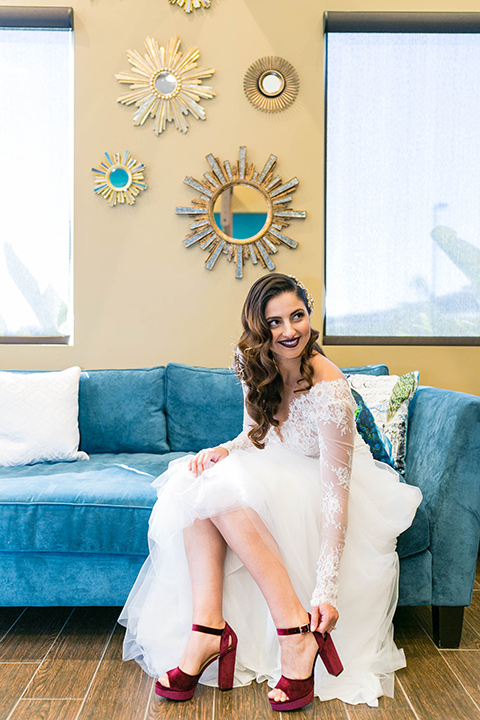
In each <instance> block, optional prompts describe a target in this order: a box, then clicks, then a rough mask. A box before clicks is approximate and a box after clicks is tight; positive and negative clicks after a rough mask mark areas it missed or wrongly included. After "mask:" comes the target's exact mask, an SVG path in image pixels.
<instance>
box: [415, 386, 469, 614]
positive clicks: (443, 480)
mask: <svg viewBox="0 0 480 720" xmlns="http://www.w3.org/2000/svg"><path fill="white" fill-rule="evenodd" d="M405 479H406V480H407V481H408V482H409V483H411V484H412V485H417V486H418V487H419V488H420V489H421V491H422V493H423V497H424V503H425V509H426V511H427V515H428V518H429V523H430V534H431V545H430V550H431V553H432V558H433V559H432V564H433V588H432V598H433V599H432V604H433V605H439V606H443V605H469V604H470V602H471V599H472V589H473V583H474V577H475V567H476V562H477V554H478V543H479V537H480V398H478V397H476V396H475V395H467V394H465V393H459V392H454V391H451V390H441V389H438V388H432V387H421V388H420V389H419V390H418V391H417V393H416V394H415V397H414V399H413V401H412V403H411V405H410V412H409V424H408V438H407V457H406V471H405Z"/></svg>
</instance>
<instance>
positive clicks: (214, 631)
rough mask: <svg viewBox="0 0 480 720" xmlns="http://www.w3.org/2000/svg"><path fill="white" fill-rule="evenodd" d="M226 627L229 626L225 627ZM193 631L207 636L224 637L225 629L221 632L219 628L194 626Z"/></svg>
mask: <svg viewBox="0 0 480 720" xmlns="http://www.w3.org/2000/svg"><path fill="white" fill-rule="evenodd" d="M225 627H227V626H226V625H225ZM192 630H195V631H196V632H202V633H206V634H207V635H223V633H224V630H225V628H222V629H221V630H219V629H218V628H211V627H206V625H192Z"/></svg>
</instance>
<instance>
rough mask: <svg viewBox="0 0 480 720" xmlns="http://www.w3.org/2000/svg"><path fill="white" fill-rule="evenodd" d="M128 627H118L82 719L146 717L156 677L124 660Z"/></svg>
mask: <svg viewBox="0 0 480 720" xmlns="http://www.w3.org/2000/svg"><path fill="white" fill-rule="evenodd" d="M124 634H125V630H124V628H121V627H120V626H119V625H117V626H116V628H115V632H114V633H113V636H112V639H111V641H110V643H109V645H108V648H107V651H106V653H105V656H104V658H103V660H102V662H101V664H100V667H99V669H98V672H97V673H96V675H95V678H94V680H93V683H92V686H91V688H90V691H89V693H88V695H87V698H86V701H85V704H84V705H83V707H82V709H81V711H80V714H79V716H78V720H112V718H115V720H144V719H145V712H146V709H147V706H148V703H149V700H150V693H151V689H152V684H153V679H152V678H151V677H149V676H148V675H147V674H146V673H144V672H143V670H142V669H141V667H140V666H139V665H137V663H136V662H135V661H134V660H130V661H129V662H124V661H123V660H122V643H123V637H124Z"/></svg>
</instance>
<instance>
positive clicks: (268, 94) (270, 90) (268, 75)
mask: <svg viewBox="0 0 480 720" xmlns="http://www.w3.org/2000/svg"><path fill="white" fill-rule="evenodd" d="M299 87H300V81H299V79H298V75H297V71H296V70H295V68H294V67H293V65H291V64H290V63H289V62H288V61H287V60H284V59H283V58H281V57H273V56H269V57H263V58H260V59H259V60H255V62H254V63H252V65H250V67H249V68H248V70H247V72H246V73H245V77H244V79H243V89H244V91H245V95H246V96H247V98H248V99H249V100H250V102H251V103H252V105H254V107H256V108H258V110H263V111H264V112H280V111H281V110H285V108H287V107H288V106H289V105H291V104H292V103H293V101H294V100H295V98H296V97H297V95H298V90H299Z"/></svg>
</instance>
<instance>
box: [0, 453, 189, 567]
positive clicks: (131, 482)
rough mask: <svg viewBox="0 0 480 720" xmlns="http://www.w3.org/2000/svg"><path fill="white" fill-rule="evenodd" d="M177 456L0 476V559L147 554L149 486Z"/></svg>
mask: <svg viewBox="0 0 480 720" xmlns="http://www.w3.org/2000/svg"><path fill="white" fill-rule="evenodd" d="M182 454H183V453H166V454H164V455H152V454H146V453H136V454H133V455H130V454H118V455H113V454H101V455H94V456H92V457H91V459H90V462H85V463H54V464H49V463H41V464H38V465H32V466H29V467H19V468H2V469H0V498H1V500H0V552H30V553H33V552H52V553H56V552H57V553H58V552H62V553H96V554H104V553H105V554H113V555H115V554H120V555H123V554H126V555H135V554H140V555H147V554H148V547H147V529H148V519H149V517H150V512H151V510H152V507H153V505H154V503H155V500H156V498H157V494H156V491H155V489H154V488H152V487H151V483H152V482H153V480H154V479H155V478H156V477H157V476H158V475H160V474H161V473H162V472H163V471H164V470H166V469H167V466H168V463H169V462H170V461H171V460H175V459H177V458H178V457H180V456H181V455H182ZM13 480H14V481H13Z"/></svg>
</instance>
